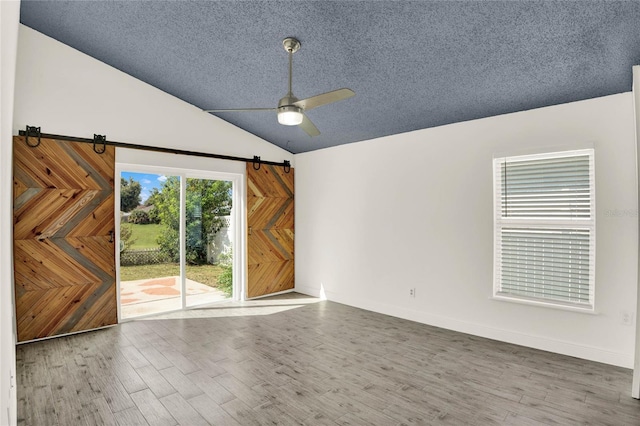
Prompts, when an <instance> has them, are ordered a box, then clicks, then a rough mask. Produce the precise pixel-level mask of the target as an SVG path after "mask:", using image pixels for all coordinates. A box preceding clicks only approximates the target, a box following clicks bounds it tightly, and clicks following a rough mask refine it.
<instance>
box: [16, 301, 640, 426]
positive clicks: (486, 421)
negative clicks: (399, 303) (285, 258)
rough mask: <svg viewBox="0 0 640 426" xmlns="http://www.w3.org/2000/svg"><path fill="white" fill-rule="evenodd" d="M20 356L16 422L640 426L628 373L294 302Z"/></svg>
mask: <svg viewBox="0 0 640 426" xmlns="http://www.w3.org/2000/svg"><path fill="white" fill-rule="evenodd" d="M17 358H18V415H19V422H18V424H20V425H41V424H43V425H82V424H86V425H103V424H105V425H114V424H118V425H127V426H130V425H146V424H149V425H176V424H180V425H189V426H191V425H208V424H210V425H264V424H283V425H295V424H309V425H335V424H338V425H363V424H366V425H401V424H403V425H414V424H452V425H466V424H478V425H491V424H511V425H540V424H545V425H549V424H561V425H585V424H594V425H596V424H597V425H616V426H619V425H640V401H637V400H635V399H632V398H631V397H630V396H629V393H630V387H631V371H630V370H626V369H622V368H617V367H611V366H608V365H604V364H598V363H594V362H588V361H583V360H580V359H576V358H570V357H566V356H561V355H556V354H551V353H547V352H542V351H537V350H534V349H528V348H524V347H520V346H515V345H510V344H505V343H499V342H495V341H492V340H487V339H482V338H478V337H473V336H469V335H465V334H460V333H455V332H451V331H446V330H442V329H439V328H434V327H429V326H426V325H422V324H418V323H414V322H410V321H405V320H401V319H397V318H393V317H388V316H385V315H380V314H376V313H372V312H368V311H363V310H360V309H356V308H352V307H348V306H345V305H340V304H337V303H332V302H327V301H322V302H317V300H316V299H313V298H308V297H306V296H302V295H298V294H290V295H283V296H279V297H274V298H269V299H261V300H259V301H253V302H247V303H245V304H244V306H238V304H235V305H234V304H231V303H227V304H224V305H219V306H218V307H216V308H208V309H197V310H192V311H188V312H178V313H174V314H168V315H164V316H162V317H161V318H154V319H147V320H138V321H133V322H128V323H124V324H120V325H118V326H115V327H112V328H108V329H104V330H99V331H94V332H88V333H84V334H79V335H75V336H67V337H61V338H56V339H52V340H48V341H43V342H37V343H30V344H25V345H20V346H19V347H18V349H17Z"/></svg>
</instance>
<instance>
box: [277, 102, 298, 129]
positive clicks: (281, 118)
mask: <svg viewBox="0 0 640 426" xmlns="http://www.w3.org/2000/svg"><path fill="white" fill-rule="evenodd" d="M303 118H304V115H303V114H302V110H301V108H300V107H297V106H295V105H287V106H282V107H279V108H278V123H280V124H284V125H285V126H297V125H298V124H300V123H302V120H303Z"/></svg>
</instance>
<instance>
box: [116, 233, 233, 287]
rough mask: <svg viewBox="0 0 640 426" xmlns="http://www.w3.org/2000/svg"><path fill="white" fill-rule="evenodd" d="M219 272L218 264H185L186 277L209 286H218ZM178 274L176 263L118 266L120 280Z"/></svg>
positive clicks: (220, 269)
mask: <svg viewBox="0 0 640 426" xmlns="http://www.w3.org/2000/svg"><path fill="white" fill-rule="evenodd" d="M139 226H149V225H139ZM221 273H222V268H221V267H220V266H218V265H187V278H188V279H190V280H193V281H197V282H199V283H202V284H206V285H208V286H209V287H218V277H219V276H220V274H221ZM179 275H180V265H178V264H177V263H161V264H157V265H139V266H121V267H120V281H134V280H143V279H151V278H160V277H171V276H179Z"/></svg>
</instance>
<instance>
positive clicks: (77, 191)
mask: <svg viewBox="0 0 640 426" xmlns="http://www.w3.org/2000/svg"><path fill="white" fill-rule="evenodd" d="M29 140H30V142H36V140H35V139H34V138H30V139H29ZM114 160H115V159H114V148H113V147H112V146H107V147H106V151H105V152H104V153H103V154H97V153H95V152H94V151H93V146H92V145H91V144H86V143H78V142H65V141H58V140H53V139H42V141H41V143H40V145H39V146H38V147H36V148H31V147H29V146H27V145H26V143H25V140H24V137H21V136H16V137H15V138H14V200H13V212H14V216H13V217H14V226H13V232H14V268H15V298H16V322H17V331H18V341H20V342H24V341H28V340H33V339H39V338H43V337H50V336H55V335H60V334H66V333H71V332H77V331H83V330H89V329H93V328H97V327H102V326H106V325H110V324H115V323H116V322H117V311H116V309H117V305H116V303H117V300H116V286H115V285H116V284H115V252H114V242H113V239H114V237H113V235H114V234H113V231H114V205H113V203H114V196H113V183H114V182H113V179H114V170H115V167H114V165H115V162H114Z"/></svg>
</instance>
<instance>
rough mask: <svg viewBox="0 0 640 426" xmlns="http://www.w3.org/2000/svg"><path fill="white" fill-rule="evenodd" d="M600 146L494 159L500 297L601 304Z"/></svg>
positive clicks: (497, 273)
mask: <svg viewBox="0 0 640 426" xmlns="http://www.w3.org/2000/svg"><path fill="white" fill-rule="evenodd" d="M593 169H594V167H593V150H580V151H569V152H560V153H552V154H543V155H531V156H519V157H503V158H496V159H494V180H495V188H496V195H495V201H496V208H495V211H496V214H495V219H496V221H495V225H496V226H495V230H496V242H495V247H496V253H495V259H496V265H495V268H496V273H495V277H496V280H495V281H496V282H495V286H494V294H495V295H496V296H503V297H509V298H521V299H532V300H540V299H542V300H544V301H547V302H549V301H550V302H553V303H559V304H568V305H578V306H580V307H583V308H591V309H592V308H593V294H594V291H593V288H594V276H595V275H594V266H595V262H594V261H595V220H594V212H595V210H594V200H595V196H594V195H595V194H594V192H595V191H594V176H593Z"/></svg>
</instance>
